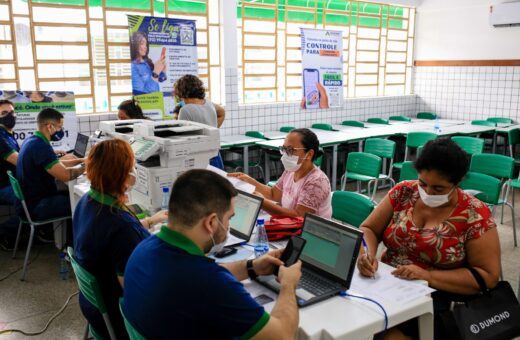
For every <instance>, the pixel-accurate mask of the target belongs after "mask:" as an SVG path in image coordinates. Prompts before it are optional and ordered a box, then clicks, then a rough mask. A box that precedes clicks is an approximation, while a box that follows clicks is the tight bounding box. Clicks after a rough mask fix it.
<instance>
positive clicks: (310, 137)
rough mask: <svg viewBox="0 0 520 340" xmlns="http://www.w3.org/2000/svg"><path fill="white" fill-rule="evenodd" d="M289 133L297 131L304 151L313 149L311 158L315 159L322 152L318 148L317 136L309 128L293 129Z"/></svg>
mask: <svg viewBox="0 0 520 340" xmlns="http://www.w3.org/2000/svg"><path fill="white" fill-rule="evenodd" d="M289 133H297V134H299V135H300V137H301V142H302V145H303V147H304V148H305V152H307V151H309V150H314V156H312V160H313V161H314V160H316V159H317V158H318V157H320V156H321V155H322V154H323V152H322V151H321V150H320V141H319V140H318V136H316V134H315V133H314V132H312V131H311V130H309V129H294V130H291V132H289Z"/></svg>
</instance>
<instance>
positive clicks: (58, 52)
mask: <svg viewBox="0 0 520 340" xmlns="http://www.w3.org/2000/svg"><path fill="white" fill-rule="evenodd" d="M36 56H37V58H38V59H48V60H88V47H87V46H60V45H36Z"/></svg>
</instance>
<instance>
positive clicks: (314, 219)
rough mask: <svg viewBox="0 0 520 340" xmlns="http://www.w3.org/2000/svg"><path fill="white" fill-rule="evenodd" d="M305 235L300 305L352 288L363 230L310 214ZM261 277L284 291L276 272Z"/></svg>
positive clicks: (266, 283) (305, 226) (299, 290)
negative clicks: (275, 274)
mask: <svg viewBox="0 0 520 340" xmlns="http://www.w3.org/2000/svg"><path fill="white" fill-rule="evenodd" d="M301 237H303V238H304V239H305V240H306V241H307V243H306V244H305V248H303V252H302V254H301V256H300V260H301V261H302V276H301V279H300V282H299V283H298V287H297V289H296V300H297V303H298V306H300V307H304V306H308V305H311V304H313V303H316V302H318V301H322V300H325V299H328V298H330V297H332V296H334V295H336V294H338V293H339V292H342V291H345V290H348V289H349V288H350V283H351V281H352V275H353V274H354V269H355V268H356V261H357V257H358V253H359V247H360V246H361V242H362V239H363V232H361V231H360V230H359V229H357V228H354V227H352V226H349V225H346V224H342V223H339V222H335V221H331V220H328V219H325V218H322V217H318V216H316V215H312V214H306V215H305V221H304V223H303V232H302V235H301ZM257 281H258V282H259V283H260V284H262V285H264V286H266V287H267V288H269V289H271V290H274V291H276V292H279V291H280V284H279V283H278V282H277V281H276V277H275V276H274V275H269V276H259V277H258V278H257Z"/></svg>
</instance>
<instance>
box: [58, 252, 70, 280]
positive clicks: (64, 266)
mask: <svg viewBox="0 0 520 340" xmlns="http://www.w3.org/2000/svg"><path fill="white" fill-rule="evenodd" d="M59 256H60V278H61V279H62V280H68V279H69V264H68V263H67V260H65V253H63V252H62V253H60V255H59Z"/></svg>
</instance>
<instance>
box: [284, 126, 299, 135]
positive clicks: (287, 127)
mask: <svg viewBox="0 0 520 340" xmlns="http://www.w3.org/2000/svg"><path fill="white" fill-rule="evenodd" d="M294 129H296V128H295V127H294V126H282V127H281V128H280V132H287V133H289V132H291V131H292V130H294Z"/></svg>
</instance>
